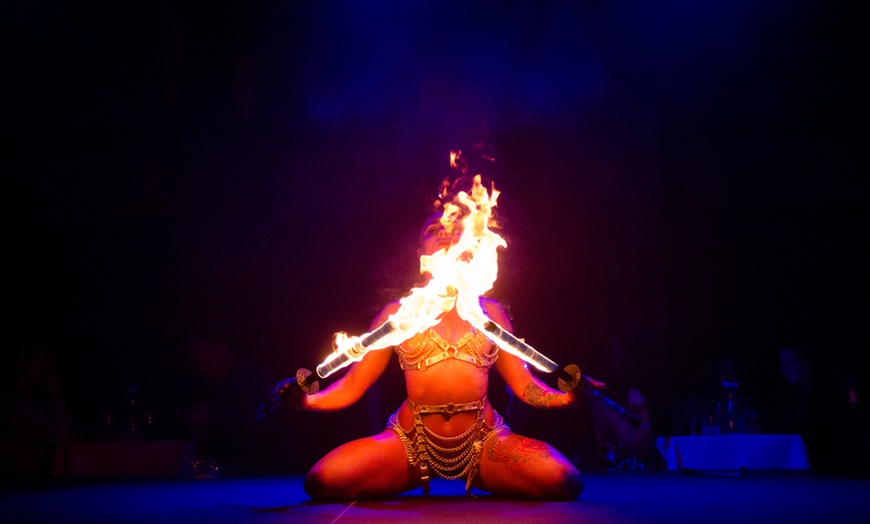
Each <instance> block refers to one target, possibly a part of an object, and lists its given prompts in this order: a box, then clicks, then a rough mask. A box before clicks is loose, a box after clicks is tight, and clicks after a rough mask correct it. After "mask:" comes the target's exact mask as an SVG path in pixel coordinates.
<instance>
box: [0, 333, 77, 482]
mask: <svg viewBox="0 0 870 524" xmlns="http://www.w3.org/2000/svg"><path fill="white" fill-rule="evenodd" d="M51 361H52V359H51V354H50V353H49V352H48V351H46V350H44V349H41V348H40V349H33V350H27V351H24V352H22V353H21V354H20V355H19V356H18V358H17V359H16V361H15V366H14V369H12V370H11V371H12V373H11V374H12V376H11V377H8V378H7V380H5V381H4V384H3V391H2V394H0V479H2V480H3V481H10V480H36V479H39V478H45V477H47V476H48V475H49V474H50V472H51V460H52V458H53V456H54V453H55V451H56V449H57V445H58V444H59V443H60V442H63V441H65V440H67V439H68V438H69V436H70V433H71V423H70V418H69V415H68V414H67V410H66V405H65V403H64V398H63V393H62V391H61V387H60V382H59V381H58V380H57V378H56V377H55V375H54V373H53V371H52V367H51Z"/></svg>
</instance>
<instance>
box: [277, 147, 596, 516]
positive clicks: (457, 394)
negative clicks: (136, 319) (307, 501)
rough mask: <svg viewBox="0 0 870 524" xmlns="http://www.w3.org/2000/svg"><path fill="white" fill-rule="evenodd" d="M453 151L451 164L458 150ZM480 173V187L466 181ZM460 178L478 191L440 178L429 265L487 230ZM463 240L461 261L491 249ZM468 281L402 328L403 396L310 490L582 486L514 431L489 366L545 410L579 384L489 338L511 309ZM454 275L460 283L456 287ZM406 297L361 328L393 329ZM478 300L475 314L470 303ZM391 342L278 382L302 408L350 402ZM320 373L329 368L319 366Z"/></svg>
mask: <svg viewBox="0 0 870 524" xmlns="http://www.w3.org/2000/svg"><path fill="white" fill-rule="evenodd" d="M452 160H453V161H454V162H452V163H453V164H454V165H455V161H456V160H457V159H456V158H453V159H452ZM465 174H467V173H462V175H465ZM472 182H474V185H473V187H468V185H469V184H470V183H472ZM463 184H465V187H464V189H466V190H470V191H472V193H473V192H474V191H478V192H479V191H480V187H479V185H480V177H479V176H478V177H476V178H473V179H472V178H468V177H467V176H459V177H458V178H457V179H456V180H454V181H453V182H452V183H449V184H446V185H444V186H442V189H443V191H442V192H441V194H440V198H439V200H438V202H437V205H438V206H439V207H440V208H441V210H442V212H441V213H440V214H437V215H434V216H432V217H431V218H430V219H429V220H428V221H427V222H426V223H425V224H424V226H423V229H422V232H421V234H420V240H419V250H420V252H421V254H422V255H423V256H422V257H421V260H422V261H423V263H422V265H423V268H424V270H425V269H427V261H431V260H430V257H436V258H437V257H438V256H441V255H447V254H450V253H453V251H452V249H453V248H454V247H456V246H458V245H460V244H461V243H462V242H464V240H463V239H465V238H467V235H468V234H470V233H471V232H470V231H469V229H471V228H476V229H477V238H478V239H479V238H480V237H481V229H480V226H481V224H480V218H479V217H478V218H477V219H472V220H467V219H468V218H469V214H471V215H473V214H474V213H475V209H473V208H475V207H476V208H477V209H478V210H479V209H480V208H481V204H480V201H479V199H474V200H475V202H477V203H476V204H475V202H471V201H469V200H468V199H467V196H468V193H466V192H465V191H459V189H462V188H463V187H462V185H463ZM454 194H456V195H458V199H454ZM463 197H466V198H465V200H463ZM463 202H464V203H463ZM457 203H458V204H457ZM484 207H485V206H484ZM487 219H488V218H487ZM475 220H477V223H475ZM499 238H500V237H499ZM459 250H460V253H459V256H458V258H457V260H459V261H460V262H468V261H469V259H470V258H471V257H474V256H477V257H478V259H480V258H482V256H483V255H481V254H479V253H469V252H468V251H465V250H464V248H462V247H460V248H459ZM436 266H437V265H431V266H428V267H429V268H430V271H424V276H425V277H426V278H428V279H429V283H430V284H431V283H433V281H434V280H437V279H438V278H439V276H438V275H437V274H436V275H433V274H432V273H438V271H439V270H438V269H437V267H436ZM460 272H461V271H460ZM493 279H494V276H493ZM462 281H463V278H462V277H461V276H460V277H455V275H454V278H453V280H450V282H449V283H448V285H446V286H442V288H439V289H438V298H437V300H440V303H439V305H438V307H437V308H436V309H435V312H436V313H437V314H431V315H434V316H433V317H432V320H431V322H429V323H428V327H427V324H423V326H424V328H423V329H420V330H416V327H415V328H414V333H412V334H411V335H410V336H405V335H399V338H398V339H397V340H398V342H395V343H391V344H390V346H392V349H393V351H394V352H395V353H396V355H397V357H398V361H399V365H400V366H401V368H402V370H403V371H404V378H405V386H406V390H407V399H406V400H405V401H404V402H403V403H402V405H401V406H400V407H399V409H398V411H396V412H395V413H394V414H393V415H392V416H391V417H390V419H389V422H388V423H387V428H386V429H385V430H384V431H383V432H381V433H379V434H377V435H374V436H371V437H367V438H363V439H359V440H355V441H352V442H349V443H346V444H344V445H342V446H339V447H338V448H336V449H335V450H333V451H331V452H330V453H328V454H327V455H326V456H325V457H323V458H322V459H320V461H319V462H317V463H316V464H315V465H314V467H313V468H312V469H311V471H310V472H309V473H308V475H307V476H306V478H305V484H304V486H305V490H306V492H307V493H308V495H309V496H311V498H312V499H314V500H355V499H359V498H380V497H387V496H391V495H396V494H399V493H403V492H406V491H409V490H411V489H415V488H417V487H420V486H422V487H423V489H424V493H427V494H428V483H429V479H430V478H432V477H433V476H434V475H437V476H440V477H442V478H445V479H450V480H453V479H462V480H464V481H465V482H466V490H467V492H469V493H470V490H471V488H472V487H475V488H478V489H480V490H483V491H486V492H489V493H492V494H493V495H497V496H503V497H513V498H530V499H546V500H572V499H575V498H577V496H579V494H580V492H581V491H582V489H583V482H582V479H581V476H580V473H579V471H578V470H577V469H576V468H575V467H574V466H573V465H572V464H571V462H570V461H568V460H567V459H566V458H565V457H564V456H563V455H562V454H561V453H559V452H558V451H557V450H556V449H554V448H553V447H551V446H550V445H548V444H546V443H544V442H541V441H539V440H535V439H532V438H529V437H524V436H521V435H518V434H515V433H513V432H511V430H510V429H509V428H508V427H507V425H506V424H505V423H504V421H503V419H502V417H501V416H499V414H498V413H497V412H496V411H495V410H494V409H493V407H492V405H491V404H490V402H489V401H488V400H487V389H488V385H489V380H488V379H489V372H490V369H491V368H492V367H493V366H495V369H496V370H497V371H498V372H499V373H500V374H501V376H502V377H503V378H504V380H505V382H506V384H507V385H508V387H509V388H510V389H511V390H512V391H513V393H514V394H515V395H516V397H517V398H519V399H521V400H522V401H523V402H525V403H527V404H529V405H531V406H534V407H537V408H543V409H558V408H567V407H569V406H571V405H572V404H574V401H575V395H574V393H573V392H571V391H567V392H563V391H558V390H555V389H552V388H550V387H548V386H547V385H546V384H544V383H543V382H542V381H541V380H539V379H538V378H536V377H535V376H534V375H532V373H531V372H530V370H529V368H528V366H527V363H526V361H524V360H523V359H521V358H519V357H518V356H516V355H515V354H512V353H511V352H509V351H505V350H500V347H499V345H501V344H499V345H496V344H494V343H493V340H492V336H491V335H490V336H487V333H486V329H488V328H485V327H484V324H486V325H487V326H492V323H493V322H494V323H495V324H497V325H498V326H500V327H501V328H502V329H503V330H504V331H507V332H510V331H511V323H510V320H509V319H508V315H507V314H506V312H505V310H504V309H503V307H502V306H501V305H500V304H499V303H498V302H497V301H495V300H491V299H488V298H483V297H479V296H477V295H474V300H473V304H472V301H469V300H468V299H467V297H463V290H462V284H461V282H462ZM457 282H459V284H458V285H459V289H458V290H457V289H456V288H454V287H453V284H457ZM489 285H490V286H491V282H490V284H489ZM487 289H489V288H487ZM475 293H476V291H475ZM451 294H452V295H451ZM451 296H452V298H451ZM406 302H407V301H404V299H403V302H394V303H392V304H390V305H388V306H387V307H386V308H385V309H384V310H383V311H382V312H381V313H380V314H379V315H378V316H377V317H376V318H375V319H374V321H373V322H372V333H371V334H370V336H368V337H364V338H372V336H371V335H375V334H377V333H380V332H394V331H395V329H393V328H390V329H384V327H385V326H387V327H389V326H393V327H395V325H399V326H403V325H404V323H403V322H401V321H399V320H397V319H398V318H399V317H400V316H401V315H399V313H401V311H402V308H403V307H406V305H407V304H406ZM445 304H446V305H445ZM438 308H441V309H438ZM475 309H476V310H478V312H479V314H477V313H474V312H469V311H470V310H475ZM399 331H400V332H401V329H399ZM388 347H389V346H388ZM357 348H359V344H357ZM393 351H388V350H384V349H377V348H375V349H373V350H368V351H364V352H360V351H357V353H356V354H355V358H354V359H353V360H354V362H353V363H351V364H350V367H348V369H347V372H346V373H345V374H344V376H343V377H341V378H340V379H339V380H337V381H336V382H335V383H333V384H332V385H330V386H329V387H327V388H326V389H324V390H323V391H316V390H314V391H312V390H310V389H309V391H308V393H306V392H304V391H303V389H302V388H301V387H296V386H294V385H293V384H292V382H293V381H291V380H288V381H284V382H282V383H280V384H279V385H278V388H276V391H278V392H280V393H281V394H282V396H283V397H284V399H285V400H286V401H288V402H289V403H290V404H291V405H292V406H294V407H296V408H298V409H303V410H311V411H334V410H339V409H343V408H346V407H348V406H350V405H352V404H353V403H355V402H356V401H358V400H359V399H360V398H361V397H362V395H363V394H364V393H365V392H366V391H367V390H368V388H369V387H370V386H371V385H372V384H373V383H374V382H375V380H377V378H378V377H379V376H380V375H381V374H382V373H383V372H384V371H385V369H386V367H387V365H388V364H389V362H390V360H392V358H395V357H393V356H392V353H393ZM360 353H361V354H360ZM543 358H544V359H545V360H548V359H546V358H545V357H543ZM322 367H323V366H322ZM326 367H327V368H328V367H329V366H326ZM318 373H319V374H320V375H321V376H324V374H323V373H321V368H318ZM297 379H299V380H301V381H305V380H306V377H300V376H298V375H297Z"/></svg>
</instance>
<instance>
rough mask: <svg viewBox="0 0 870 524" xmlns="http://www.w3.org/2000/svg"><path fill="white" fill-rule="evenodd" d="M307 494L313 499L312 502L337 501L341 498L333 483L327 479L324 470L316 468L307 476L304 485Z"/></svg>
mask: <svg viewBox="0 0 870 524" xmlns="http://www.w3.org/2000/svg"><path fill="white" fill-rule="evenodd" d="M302 487H303V489H304V490H305V493H307V494H308V496H309V497H311V500H318V501H323V500H337V499H340V498H341V497H339V496H337V494H336V490H335V489H334V487H333V486H332V483H331V482H329V480H328V479H327V475H326V474H325V472H324V471H323V468H321V467H318V466H314V467H313V468H312V469H311V471H309V472H308V474H307V475H306V476H305V482H304V483H303V484H302Z"/></svg>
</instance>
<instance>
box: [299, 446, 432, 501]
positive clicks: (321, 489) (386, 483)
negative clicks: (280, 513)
mask: <svg viewBox="0 0 870 524" xmlns="http://www.w3.org/2000/svg"><path fill="white" fill-rule="evenodd" d="M419 485H420V477H419V475H418V474H415V470H414V469H412V468H411V466H410V465H409V464H408V458H407V455H406V454H405V447H404V445H403V444H402V442H401V441H400V440H399V438H398V437H397V436H396V434H395V433H393V432H392V431H391V430H389V429H387V430H385V431H383V432H382V433H380V434H378V435H375V436H372V437H367V438H362V439H359V440H354V441H352V442H348V443H347V444H344V445H342V446H339V447H338V448H336V449H334V450H332V451H330V452H329V453H328V454H327V455H326V456H325V457H323V458H322V459H320V461H319V462H317V464H315V465H314V467H313V468H311V471H310V472H309V473H308V476H307V477H306V479H305V490H306V491H307V492H308V494H309V496H311V497H312V498H313V499H316V500H324V499H341V500H352V499H357V498H367V497H384V496H389V495H394V494H398V493H402V492H405V491H408V490H410V489H413V488H415V487H417V486H419Z"/></svg>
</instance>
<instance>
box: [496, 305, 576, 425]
mask: <svg viewBox="0 0 870 524" xmlns="http://www.w3.org/2000/svg"><path fill="white" fill-rule="evenodd" d="M484 307H485V310H486V314H487V316H488V317H489V318H491V319H492V320H493V321H495V322H496V323H497V324H498V325H500V326H501V327H502V328H503V329H504V330H505V331H509V332H512V331H513V327H512V326H511V322H510V319H509V318H508V315H507V313H506V312H505V310H504V308H502V307H501V305H500V304H499V303H498V302H496V301H494V300H487V301H486V302H485V303H484ZM495 367H496V369H497V370H498V372H499V373H500V374H501V376H502V378H503V379H504V381H505V383H506V384H507V386H508V387H509V388H510V389H511V391H512V392H513V393H514V395H516V396H517V397H518V398H519V399H520V400H522V401H523V402H525V403H526V404H528V405H530V406H534V407H536V408H543V409H558V408H566V407H569V406H571V405H572V404H573V403H574V400H575V398H576V397H575V395H574V393H573V392H570V391H569V392H568V393H563V392H561V391H559V390H556V389H553V388H551V387H549V386H547V385H546V384H544V383H543V382H542V381H541V380H539V379H538V378H537V377H535V376H534V375H532V373H531V371H529V367H528V364H526V363H525V362H524V361H523V360H522V359H521V358H519V357H517V356H514V355H511V354H510V353H508V352H507V351H499V353H498V360H496V361H495Z"/></svg>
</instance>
